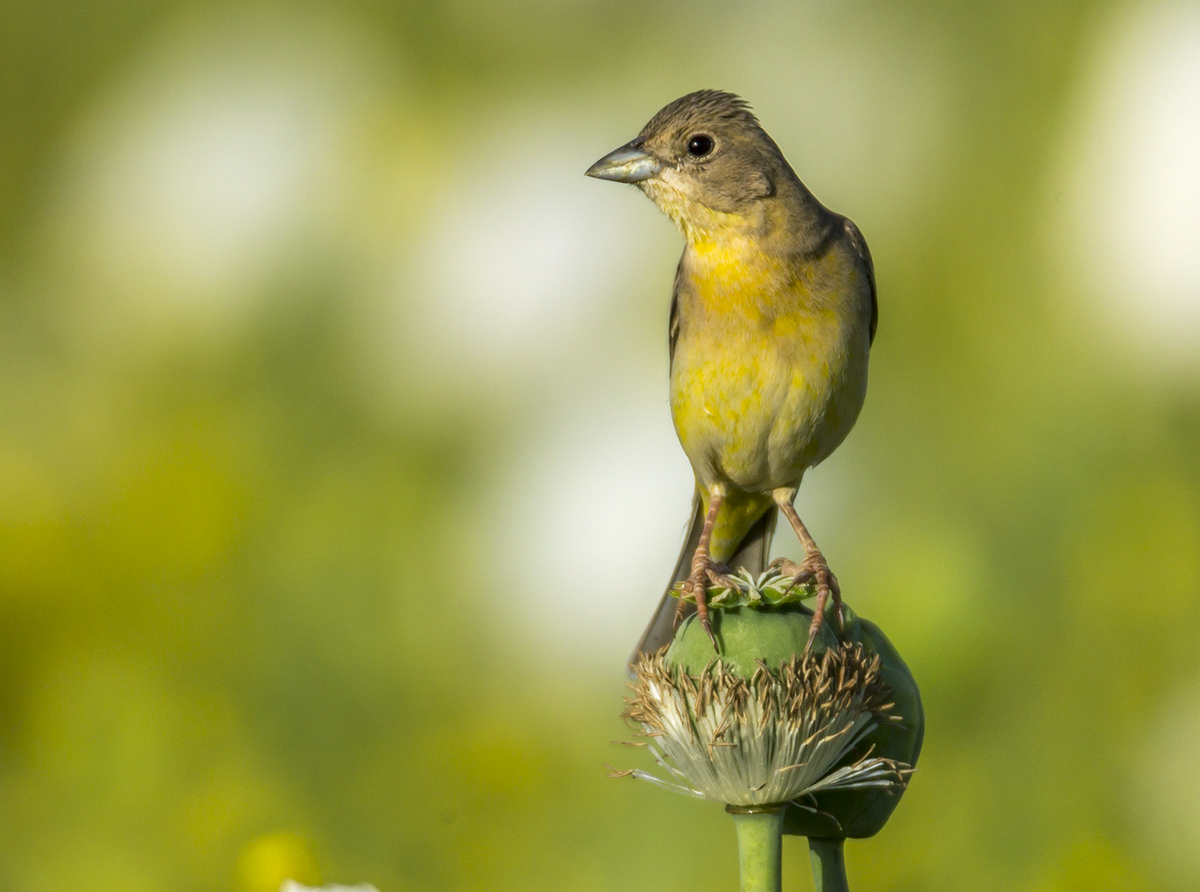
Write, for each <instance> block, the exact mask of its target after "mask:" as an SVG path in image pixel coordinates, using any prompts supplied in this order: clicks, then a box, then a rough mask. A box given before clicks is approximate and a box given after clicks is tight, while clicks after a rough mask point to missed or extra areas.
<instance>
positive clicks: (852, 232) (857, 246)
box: [843, 218, 879, 343]
mask: <svg viewBox="0 0 1200 892" xmlns="http://www.w3.org/2000/svg"><path fill="white" fill-rule="evenodd" d="M843 219H845V218H843ZM845 222H846V237H847V238H849V239H850V246H851V247H852V248H854V251H855V253H856V254H858V258H859V260H861V261H862V262H863V266H865V267H866V268H867V284H868V285H870V287H871V328H870V332H871V340H870V343H874V342H875V329H876V328H878V327H879V298H878V297H876V295H875V264H874V262H873V261H872V260H871V249H870V248H868V247H867V240H866V239H865V238H863V234H862V233H861V232H860V231H859V229H858V227H857V226H855V225H854V222H853V221H852V220H846V221H845Z"/></svg>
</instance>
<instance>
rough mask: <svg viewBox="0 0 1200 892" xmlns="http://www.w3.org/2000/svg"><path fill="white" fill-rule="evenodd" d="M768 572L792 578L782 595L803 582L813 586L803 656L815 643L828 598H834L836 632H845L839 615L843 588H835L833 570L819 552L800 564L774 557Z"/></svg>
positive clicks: (841, 617) (836, 585) (844, 625)
mask: <svg viewBox="0 0 1200 892" xmlns="http://www.w3.org/2000/svg"><path fill="white" fill-rule="evenodd" d="M771 569H773V570H778V571H779V573H780V574H781V575H783V576H790V577H791V578H792V581H791V582H790V583H788V586H787V588H786V589H784V591H785V592H787V591H791V590H792V588H793V587H794V586H796V585H799V584H800V583H802V582H813V583H816V586H817V603H816V606H815V607H814V609H813V618H812V625H810V626H809V627H808V643H807V644H806V645H805V646H804V652H805V653H808V652H809V651H810V650H812V645H813V641H815V640H816V638H817V633H818V632H819V631H820V630H821V624H822V623H823V622H824V621H825V605H826V603H828V601H829V599H830V597H832V598H833V607H834V611H835V612H836V614H837V619H838V629H839V631H842V630H844V629H845V627H846V621H845V617H844V616H843V613H842V589H841V587H840V586H839V585H838V581H837V577H836V576H834V575H833V571H832V570H830V569H829V565H828V564H827V563H825V558H824V557H823V556H822V555H821V553H820V552H814V553H813V554H810V555H809V556H808V557H807V558H805V559H804V561H803V562H802V563H799V564H797V563H796V562H795V561H789V560H788V559H787V558H776V559H775V560H773V561H771Z"/></svg>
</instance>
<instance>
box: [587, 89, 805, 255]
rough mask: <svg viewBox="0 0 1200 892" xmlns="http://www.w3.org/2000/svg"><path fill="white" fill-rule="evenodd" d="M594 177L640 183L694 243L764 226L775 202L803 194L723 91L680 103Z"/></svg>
mask: <svg viewBox="0 0 1200 892" xmlns="http://www.w3.org/2000/svg"><path fill="white" fill-rule="evenodd" d="M587 175H588V176H590V177H597V178H598V179H602V180H615V181H616V182H620V183H633V184H635V185H637V186H638V188H640V189H641V190H642V191H643V192H645V193H646V194H647V195H648V196H649V197H650V198H651V199H652V200H653V201H654V203H655V204H657V205H658V206H659V208H660V209H661V210H662V211H663V212H664V213H666V214H667V215H668V216H669V217H671V219H672V220H674V221H675V222H676V224H677V225H678V226H679V227H680V229H682V230H683V232H684V234H685V235H688V236H690V237H693V238H695V237H697V236H700V235H703V234H706V233H712V232H714V231H719V230H726V229H730V228H734V229H742V228H745V227H747V226H749V227H758V226H761V225H763V224H764V223H767V222H768V221H767V220H766V219H765V218H766V217H770V216H773V214H772V213H771V207H770V206H771V205H772V204H773V202H772V201H771V199H772V198H774V197H776V196H778V195H779V193H780V192H781V191H783V192H786V193H794V192H795V190H796V187H799V189H800V190H803V186H801V185H800V182H799V180H798V179H796V175H795V174H794V173H793V172H792V169H791V168H790V167H789V166H788V163H787V161H785V160H784V157H783V154H782V153H781V152H780V151H779V147H778V146H777V145H776V144H775V141H774V140H773V139H771V137H770V136H768V135H767V133H766V132H765V131H764V130H763V129H762V126H761V125H760V124H759V123H758V119H757V118H756V117H755V116H754V113H753V112H752V111H750V106H749V105H748V104H747V103H746V102H745V100H743V99H740V98H739V97H737V96H735V95H733V94H732V93H723V92H720V91H717V90H700V91H698V92H696V93H689V94H688V95H686V96H683V97H681V98H679V99H676V100H675V101H674V102H672V103H671V104H670V105H668V106H667V107H666V108H664V109H663V110H662V111H660V112H659V113H658V114H656V115H655V116H654V117H653V118H651V119H650V121H649V123H647V124H646V126H645V127H643V128H642V132H641V133H639V134H638V135H637V137H636V138H635V139H633V140H631V141H630V142H627V143H626V144H625V145H623V146H621V147H620V148H619V149H616V150H615V151H613V152H610V153H608V154H607V155H605V156H604V157H603V158H601V159H600V160H599V161H597V162H596V163H595V164H593V165H592V166H591V167H590V168H588V171H587Z"/></svg>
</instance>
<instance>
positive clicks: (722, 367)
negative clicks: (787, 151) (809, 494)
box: [587, 90, 879, 659]
mask: <svg viewBox="0 0 1200 892" xmlns="http://www.w3.org/2000/svg"><path fill="white" fill-rule="evenodd" d="M587 175H588V176H590V177H595V178H598V179H602V180H612V181H616V182H619V183H630V184H633V185H634V186H636V187H637V188H638V189H640V190H641V191H642V192H643V193H644V194H645V195H646V196H648V197H649V198H650V199H651V200H652V201H653V202H654V203H655V204H656V205H657V206H658V208H659V209H660V210H661V211H663V213H665V214H666V215H667V216H668V217H669V218H670V219H671V220H672V221H673V222H674V223H675V225H676V227H677V228H678V229H679V231H680V233H681V234H682V236H683V240H684V247H683V254H682V256H681V257H680V260H679V265H678V267H677V269H676V272H675V281H674V287H673V291H672V297H671V305H670V316H669V324H668V339H667V340H668V355H669V357H670V407H671V415H672V420H673V422H674V426H675V432H676V434H677V436H678V438H679V442H680V445H681V446H682V447H683V451H684V453H685V454H686V456H687V458H688V460H689V462H690V463H691V466H692V471H693V474H694V476H695V491H694V496H693V500H692V515H691V521H690V525H689V528H688V533H687V536H686V537H685V540H684V545H683V549H682V551H681V552H680V555H679V559H678V561H677V563H676V566H675V570H674V573H673V575H672V578H671V581H670V583H669V584H668V586H667V591H666V593H665V594H664V595H663V597H662V600H661V601H660V603H659V605H658V608H657V610H656V612H655V614H654V616H653V617H652V619H651V620H650V623H649V625H648V626H647V627H646V631H645V632H644V634H643V635H642V638H641V639H640V641H639V642H638V645H637V648H636V649H635V650H634V653H633V657H632V659H637V657H638V656H639V654H642V653H651V652H654V651H656V650H658V649H660V648H661V647H663V646H665V645H667V644H669V643H670V641H671V639H672V637H673V635H674V631H675V629H676V628H677V626H678V624H679V622H680V621H681V619H683V618H684V617H685V616H686V615H687V613H688V612H690V610H691V607H690V605H687V604H686V602H685V600H684V598H683V597H679V598H678V600H676V599H675V597H674V595H675V594H677V593H681V594H683V595H688V594H690V595H691V596H693V597H692V599H693V600H694V601H695V612H696V614H697V615H698V620H699V622H700V624H701V625H702V627H703V628H704V630H705V632H707V634H708V636H709V639H710V640H711V641H712V643H713V646H714V648H717V649H718V650H719V648H718V647H717V641H716V638H715V636H714V635H713V630H712V620H711V616H710V610H709V607H708V603H707V590H708V585H709V584H710V583H712V584H713V585H717V586H727V587H728V586H732V585H733V584H734V580H733V579H732V578H731V573H732V572H733V571H732V570H731V565H739V564H740V565H741V567H742V568H743V569H745V570H749V571H750V572H751V573H758V572H761V571H762V570H763V569H764V565H766V564H767V559H768V557H769V552H770V545H771V539H772V536H773V533H774V530H775V526H776V523H777V520H778V517H779V515H780V514H782V515H783V517H784V518H785V519H786V520H787V521H788V523H789V525H790V526H791V527H792V530H793V531H794V532H795V534H796V537H797V538H798V539H799V541H800V544H801V546H802V547H803V549H804V554H805V557H804V560H803V561H801V562H800V563H796V562H793V561H790V560H787V559H784V558H779V559H776V560H775V561H772V562H771V563H770V565H769V566H770V567H771V568H773V569H775V570H777V571H778V572H779V573H781V574H783V575H784V576H787V577H790V582H789V585H797V584H800V583H809V584H812V585H814V587H815V588H816V595H817V600H816V606H815V610H814V614H813V619H812V623H811V625H810V628H809V636H808V643H807V645H806V652H807V650H809V649H811V647H812V643H813V640H814V639H815V637H816V635H817V633H818V631H819V629H820V626H821V623H822V622H823V617H824V614H825V609H826V605H827V603H828V601H829V599H830V598H832V599H833V605H834V608H835V615H836V617H837V619H838V622H839V624H841V623H842V607H841V589H840V587H839V585H838V581H837V577H836V576H834V574H833V573H832V572H831V571H830V569H829V564H828V562H827V561H826V560H825V556H824V555H823V554H822V552H821V550H820V549H819V548H818V547H817V544H816V542H815V541H814V540H813V537H812V535H811V534H810V533H809V531H808V528H807V527H806V526H805V524H804V522H803V521H802V520H801V519H800V515H799V514H798V513H797V511H796V508H795V505H794V503H795V499H796V495H797V492H798V491H799V488H800V484H801V481H802V479H803V477H804V472H805V471H806V470H808V469H809V468H811V467H813V466H815V465H817V464H819V463H820V462H821V461H823V460H824V459H825V458H827V457H828V456H829V455H830V453H832V452H833V451H834V450H835V449H836V448H837V447H838V446H839V445H841V443H842V441H843V440H845V438H846V435H847V434H849V432H850V429H851V428H852V427H853V426H854V423H855V421H856V420H857V419H858V416H859V412H860V411H861V409H862V406H863V401H864V400H865V398H866V392H867V366H868V358H869V354H870V349H871V344H872V342H873V341H874V339H875V330H876V328H877V326H878V321H879V308H878V299H877V297H876V286H875V268H874V264H873V262H872V260H871V254H870V251H869V249H868V248H867V243H866V240H865V239H864V238H863V235H862V233H861V232H860V231H859V229H858V227H857V226H855V225H854V223H853V222H851V221H850V220H849V219H848V218H846V217H844V216H842V215H840V214H837V213H834V212H833V211H831V210H830V209H829V208H827V207H825V206H824V205H823V204H821V202H820V201H818V200H817V199H816V197H815V196H814V195H813V193H812V192H810V191H809V189H808V188H807V187H806V186H805V185H804V183H802V182H801V181H800V178H799V177H798V176H797V175H796V173H795V172H794V171H793V170H792V167H791V165H790V164H789V163H788V162H787V160H786V158H785V157H784V155H783V152H782V151H781V150H780V148H779V146H778V145H777V144H776V143H775V141H774V140H773V139H772V138H771V137H770V136H769V135H768V134H767V132H766V131H765V130H764V129H763V127H762V125H761V124H760V123H759V120H758V117H757V116H756V115H755V114H754V112H753V110H752V109H751V107H750V105H749V103H748V102H746V101H745V100H744V99H742V98H741V97H739V96H737V95H735V94H733V93H728V92H724V91H721V90H699V91H696V92H693V93H689V94H687V95H686V96H682V97H680V98H679V99H676V100H675V101H674V102H671V103H670V104H668V105H667V106H666V107H664V108H663V109H662V110H661V111H659V112H658V113H657V114H655V115H654V116H653V117H652V118H651V119H650V120H649V122H648V123H647V124H646V126H645V127H643V128H642V130H641V132H640V133H639V134H638V135H637V136H636V137H635V138H634V139H632V140H630V141H629V142H627V143H625V144H624V145H622V146H620V147H619V148H617V149H615V150H614V151H612V152H609V153H608V154H607V155H605V156H604V157H602V158H601V159H600V160H599V161H597V162H596V163H595V164H593V165H592V166H591V167H590V168H588V170H587Z"/></svg>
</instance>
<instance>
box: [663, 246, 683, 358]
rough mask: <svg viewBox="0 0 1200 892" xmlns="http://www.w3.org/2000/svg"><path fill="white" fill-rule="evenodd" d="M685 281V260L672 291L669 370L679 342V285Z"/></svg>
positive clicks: (668, 346) (676, 273)
mask: <svg viewBox="0 0 1200 892" xmlns="http://www.w3.org/2000/svg"><path fill="white" fill-rule="evenodd" d="M682 279H683V258H682V257H681V258H679V267H678V268H677V269H676V270H675V285H674V287H673V288H672V289H671V317H670V320H669V321H668V322H667V368H668V369H670V368H671V364H673V363H674V362H675V344H676V343H678V342H679V285H680V282H681V281H682Z"/></svg>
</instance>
